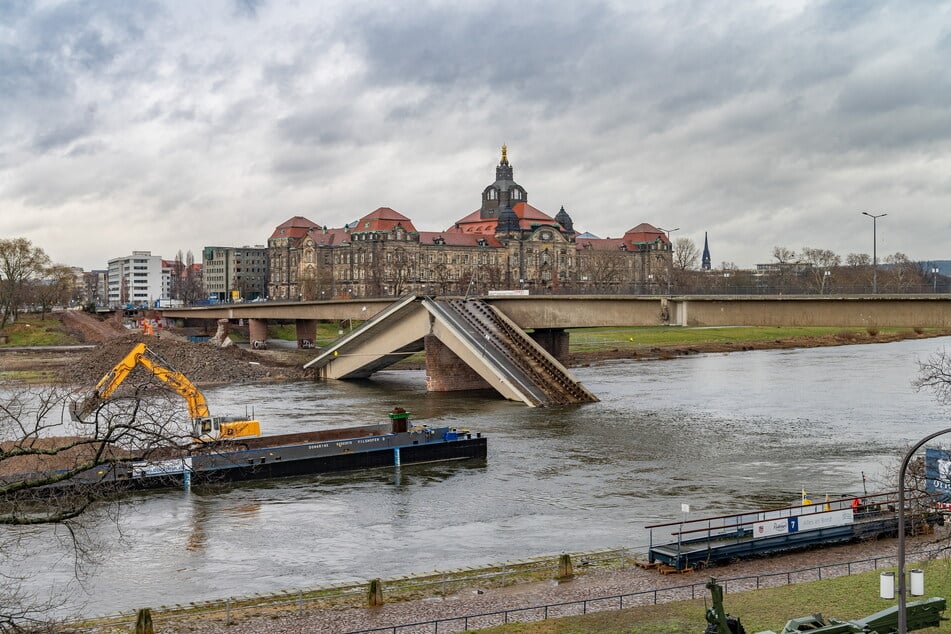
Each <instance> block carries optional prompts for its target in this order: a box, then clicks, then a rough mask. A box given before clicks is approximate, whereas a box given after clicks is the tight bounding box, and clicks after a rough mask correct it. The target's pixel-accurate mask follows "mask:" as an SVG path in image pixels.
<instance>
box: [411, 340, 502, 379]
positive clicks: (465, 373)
mask: <svg viewBox="0 0 951 634" xmlns="http://www.w3.org/2000/svg"><path fill="white" fill-rule="evenodd" d="M423 341H424V343H425V345H426V389H427V390H428V391H430V392H456V391H460V390H491V389H492V386H491V385H489V384H488V383H487V382H486V381H485V379H483V378H482V377H481V376H479V375H478V373H476V371H475V370H473V369H472V368H470V367H469V366H468V365H467V364H466V362H465V361H463V360H462V359H460V358H459V357H458V356H457V355H456V353H455V352H453V351H452V350H450V349H449V348H447V347H446V345H445V344H444V343H443V342H441V341H440V340H439V339H438V338H437V337H435V336H433V335H426V338H425V339H424V340H423Z"/></svg>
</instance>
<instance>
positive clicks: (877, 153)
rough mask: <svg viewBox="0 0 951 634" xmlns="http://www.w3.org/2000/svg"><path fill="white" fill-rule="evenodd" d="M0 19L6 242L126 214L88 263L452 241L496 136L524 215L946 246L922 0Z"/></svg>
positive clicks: (744, 260)
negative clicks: (421, 236)
mask: <svg viewBox="0 0 951 634" xmlns="http://www.w3.org/2000/svg"><path fill="white" fill-rule="evenodd" d="M0 21H2V22H3V23H4V24H5V25H9V28H7V29H5V30H3V31H0V208H2V209H4V213H3V214H0V234H2V235H17V234H20V233H23V234H26V237H29V238H31V239H33V240H34V241H35V242H36V243H38V244H40V245H41V246H45V247H47V248H48V249H49V250H51V251H53V248H52V247H51V246H50V245H45V244H43V242H44V239H49V238H50V237H51V236H52V235H53V234H51V233H47V232H46V230H44V226H45V225H44V224H43V223H36V224H33V225H25V224H18V223H21V222H22V220H21V218H22V217H24V216H27V215H29V216H31V217H33V216H37V217H43V218H48V219H49V220H50V221H51V222H53V223H59V224H62V223H74V224H75V223H76V221H77V220H79V219H83V218H88V217H90V215H92V216H93V217H96V216H99V217H102V218H106V219H119V220H121V221H119V222H110V223H94V224H95V226H96V228H97V231H96V232H92V231H90V232H89V233H87V234H83V230H82V226H83V225H82V223H78V224H76V226H77V229H76V231H77V239H76V240H75V241H73V243H72V244H70V245H63V244H57V245H56V248H57V249H58V250H60V251H59V252H58V253H53V255H54V257H56V258H58V259H60V260H64V261H68V262H70V263H74V264H78V265H82V266H85V267H87V268H90V267H94V266H102V265H103V263H104V261H105V260H106V259H108V257H111V256H113V255H120V254H122V253H126V252H129V251H131V250H132V249H151V250H152V251H153V252H157V253H167V254H173V253H174V252H175V251H177V250H178V249H185V250H187V249H191V250H192V251H194V252H196V253H197V252H199V251H200V249H201V247H202V246H203V245H204V244H211V243H216V244H229V243H234V244H249V243H262V242H263V241H264V240H265V239H266V238H267V234H268V233H269V232H270V229H269V228H272V227H273V226H274V225H276V224H278V223H280V222H281V221H283V220H285V219H286V218H287V217H289V216H291V215H297V214H302V215H306V216H308V217H311V218H312V219H313V220H314V221H316V222H320V223H321V224H331V225H338V224H342V223H343V222H347V221H350V220H353V219H354V218H356V217H359V215H361V214H363V213H366V212H367V211H369V210H372V209H374V208H376V207H378V206H381V205H388V206H392V207H394V208H396V209H398V210H399V211H401V212H403V213H405V214H407V215H409V216H410V217H412V218H413V220H414V221H415V222H416V224H417V226H418V227H420V228H422V229H441V228H445V227H446V226H449V224H451V222H452V221H453V220H454V219H456V218H458V217H459V216H462V215H463V214H466V213H468V212H470V211H472V210H473V209H475V208H476V206H477V205H478V201H479V193H480V192H481V190H482V188H483V187H484V186H485V185H486V184H487V183H488V182H490V181H491V180H492V177H493V168H494V165H495V162H496V161H497V160H498V155H497V153H498V146H499V145H501V144H502V143H508V145H509V147H510V157H511V158H512V160H513V163H514V164H515V167H516V178H517V179H518V180H519V182H520V183H521V184H522V185H524V186H525V187H526V188H527V189H528V191H529V199H530V201H531V202H532V203H533V204H535V205H536V206H538V207H540V208H541V209H543V210H547V211H549V212H552V213H554V212H555V211H556V210H557V209H558V207H559V206H560V205H562V204H564V205H565V206H566V207H567V208H568V209H569V211H571V212H572V214H573V215H574V216H575V219H576V223H577V224H578V225H579V226H581V227H583V228H586V229H590V230H592V231H595V232H596V233H599V234H601V235H615V236H616V235H619V234H620V233H622V232H623V231H624V230H626V229H628V228H630V227H632V226H634V225H636V224H638V223H639V222H642V221H646V222H653V223H655V224H657V225H660V226H667V225H679V226H680V227H681V228H682V229H681V234H680V235H681V236H682V237H692V238H694V239H695V240H698V241H699V240H702V237H703V232H704V231H709V233H710V240H711V246H712V247H713V249H714V252H715V254H714V259H715V261H717V262H721V261H724V260H727V261H734V262H736V263H738V264H741V265H751V264H753V263H755V262H760V261H764V260H768V259H769V252H770V251H771V249H772V247H773V246H774V245H776V244H784V245H786V246H790V247H791V248H797V249H798V248H799V247H801V246H802V245H808V246H816V247H822V248H830V249H833V250H835V251H837V252H841V253H848V252H858V251H868V250H870V249H869V247H870V245H869V244H868V242H869V241H870V239H871V238H870V236H866V235H865V233H867V231H866V229H868V228H867V227H866V226H865V223H864V222H863V220H864V219H863V217H861V216H860V214H859V212H860V211H862V210H866V209H882V210H888V212H889V217H888V218H887V219H886V220H887V221H891V222H883V226H881V227H880V229H881V234H882V240H883V244H882V245H880V247H881V248H880V251H881V252H887V251H891V252H894V251H898V250H901V251H903V252H905V253H908V254H909V255H910V256H911V257H920V258H938V257H945V256H946V255H947V254H946V253H944V252H943V250H944V248H945V247H944V243H945V241H944V240H942V237H943V233H942V230H943V229H945V228H946V227H947V225H948V221H947V220H945V217H946V214H945V213H944V211H943V207H944V204H945V201H946V199H947V194H948V189H949V180H948V179H947V176H946V174H947V173H949V171H951V165H949V156H948V153H949V139H948V135H949V131H951V98H949V97H951V87H949V83H951V79H949V77H948V73H947V72H946V70H945V67H946V61H947V59H948V51H949V50H951V29H949V28H948V27H947V26H946V20H945V19H944V13H942V8H941V7H940V6H938V5H934V4H933V3H930V2H924V1H921V2H898V1H897V0H894V1H891V0H889V1H886V0H881V1H876V2H866V1H864V0H857V1H854V2H839V1H836V2H831V1H830V2H806V1H804V2H803V3H802V4H801V6H800V5H796V4H794V3H790V2H779V1H777V2H775V3H769V2H766V3H757V4H752V3H740V4H737V3H730V2H726V1H722V2H706V3H695V2H686V1H681V0H668V1H666V2H663V3H660V4H650V5H646V4H637V3H635V4H631V3H614V2H608V1H605V2H594V3H586V4H583V5H578V4H577V3H555V4H552V3H541V2H526V3H518V4H517V5H513V4H512V3H502V2H493V3H490V4H486V3H476V4H474V5H469V6H466V5H463V6H460V5H452V6H450V5H447V4H444V3H439V2H430V3H421V4H416V5H413V6H412V8H410V7H409V5H405V4H386V3H378V2H366V1H359V0H358V1H353V2H346V3H344V2H338V1H334V2H323V3H289V2H269V3H264V2H259V1H257V0H219V1H218V2H211V3H199V4H193V3H171V4H170V3H151V2H135V3H114V2H105V1H103V2H96V1H87V2H69V3H59V4H57V3H53V4H44V5H42V6H40V5H36V4H35V3H28V2H6V3H2V4H0ZM234 218H241V222H239V223H235V222H233V219H234ZM102 226H109V227H114V230H112V231H109V232H106V231H103V230H102V229H101V227H102ZM183 227H188V228H189V229H188V230H184V229H183ZM262 228H263V229H262ZM120 252H122V253H120Z"/></svg>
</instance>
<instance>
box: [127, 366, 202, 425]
mask: <svg viewBox="0 0 951 634" xmlns="http://www.w3.org/2000/svg"><path fill="white" fill-rule="evenodd" d="M139 363H141V364H142V365H143V366H145V367H146V368H148V369H149V370H150V371H151V372H152V374H154V375H155V376H156V377H158V378H159V379H160V380H162V381H164V382H165V383H166V384H167V385H168V386H169V387H170V388H172V389H173V390H175V392H176V393H178V394H179V395H180V396H181V397H182V398H184V399H185V402H186V403H188V415H189V416H191V417H192V418H193V419H195V418H205V417H207V416H208V415H209V414H208V402H207V401H205V395H204V394H202V393H201V391H200V390H199V389H198V388H197V387H195V384H194V383H192V382H191V381H189V380H188V378H187V377H186V376H185V375H184V374H182V373H181V372H177V371H175V370H170V369H168V368H166V367H164V366H161V365H159V364H158V363H156V362H154V361H152V360H151V359H149V358H148V357H147V356H142V357H139Z"/></svg>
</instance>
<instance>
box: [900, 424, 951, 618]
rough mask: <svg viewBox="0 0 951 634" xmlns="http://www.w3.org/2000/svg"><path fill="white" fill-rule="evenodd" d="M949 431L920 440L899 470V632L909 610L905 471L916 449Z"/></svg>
mask: <svg viewBox="0 0 951 634" xmlns="http://www.w3.org/2000/svg"><path fill="white" fill-rule="evenodd" d="M947 433H951V427H949V428H948V429H942V430H941V431H936V432H935V433H933V434H930V435H928V436H925V437H924V438H922V439H921V440H919V441H918V442H917V443H916V444H915V445H914V446H913V447H912V448H911V449H909V450H908V453H906V454H905V457H904V458H902V461H901V467H900V468H899V470H898V634H908V615H907V614H906V613H905V611H906V610H907V598H906V594H907V589H906V584H905V471H906V470H907V469H908V463H909V462H911V458H912V456H914V455H915V452H916V451H918V450H919V449H921V447H922V446H923V445H924V444H925V443H926V442H928V441H929V440H933V439H935V438H937V437H938V436H941V435H942V434H947Z"/></svg>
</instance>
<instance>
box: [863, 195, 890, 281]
mask: <svg viewBox="0 0 951 634" xmlns="http://www.w3.org/2000/svg"><path fill="white" fill-rule="evenodd" d="M862 215H863V216H868V217H869V218H871V219H872V293H875V294H876V295H877V294H878V219H879V218H881V217H883V216H887V215H888V214H887V213H885V214H878V215H875V214H870V213H868V212H867V211H863V212H862Z"/></svg>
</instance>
